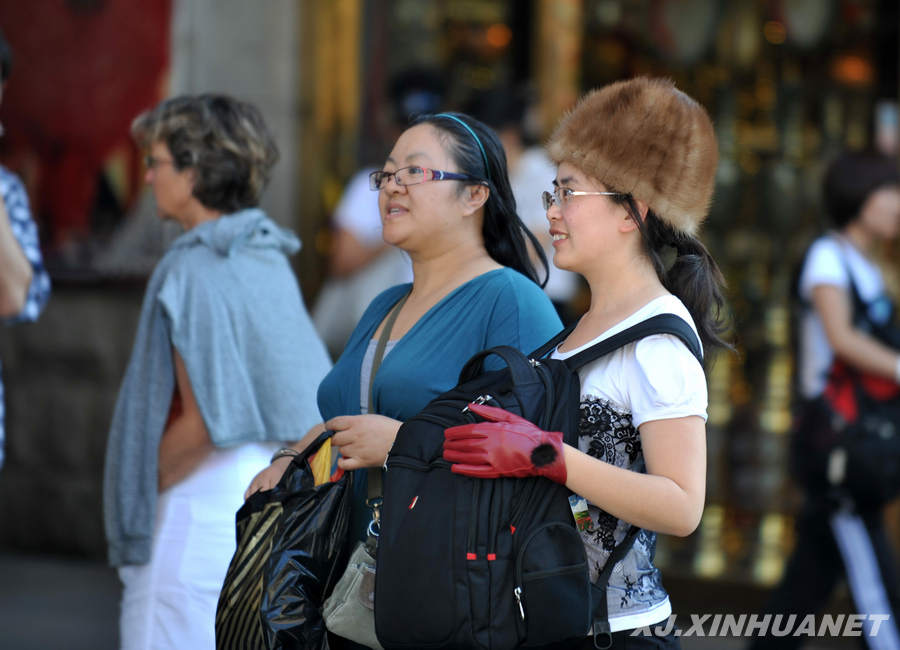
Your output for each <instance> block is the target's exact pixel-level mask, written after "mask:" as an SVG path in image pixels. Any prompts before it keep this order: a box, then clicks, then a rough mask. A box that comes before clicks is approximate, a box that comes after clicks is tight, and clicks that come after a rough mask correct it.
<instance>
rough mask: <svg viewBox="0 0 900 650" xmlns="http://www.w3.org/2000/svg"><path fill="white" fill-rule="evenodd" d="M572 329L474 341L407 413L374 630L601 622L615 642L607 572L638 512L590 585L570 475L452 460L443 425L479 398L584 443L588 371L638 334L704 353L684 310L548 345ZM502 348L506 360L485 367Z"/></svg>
mask: <svg viewBox="0 0 900 650" xmlns="http://www.w3.org/2000/svg"><path fill="white" fill-rule="evenodd" d="M573 327H574V326H573ZM571 330H572V327H570V328H568V329H566V330H564V331H563V332H561V333H560V334H559V335H557V336H556V337H555V338H554V339H553V340H551V341H549V342H548V343H547V344H546V345H544V346H542V347H541V348H540V349H538V350H536V351H535V352H533V353H532V354H530V355H528V356H526V355H524V354H523V353H521V352H519V351H518V350H516V349H514V348H511V347H507V346H501V347H496V348H491V349H490V350H485V351H483V352H480V353H478V354H476V355H475V356H474V357H472V358H471V359H470V360H469V361H468V362H467V363H466V365H465V367H464V368H463V370H462V372H461V374H460V380H459V384H458V385H457V387H456V388H454V389H452V390H450V391H448V392H446V393H444V394H442V395H440V396H438V397H437V398H435V399H434V400H432V401H431V402H430V403H429V404H428V405H427V406H426V407H425V409H424V410H422V411H421V412H420V413H418V414H417V415H415V416H413V417H412V418H410V419H409V420H408V421H406V422H405V423H404V424H403V425H402V426H401V427H400V430H399V432H398V434H397V439H396V441H395V442H394V446H393V448H392V449H391V452H390V454H389V455H388V458H387V461H386V463H385V469H386V472H385V479H384V503H383V505H382V512H381V536H380V538H379V544H378V569H377V571H376V577H375V631H376V634H377V636H378V640H379V641H380V642H381V644H382V645H383V646H384V647H385V648H387V649H388V650H392V649H396V650H400V649H411V648H429V649H430V650H438V649H443V648H448V649H449V648H491V649H492V650H502V649H506V648H517V647H539V646H543V645H546V644H550V643H558V642H563V641H567V640H569V639H571V640H572V641H573V644H577V643H583V642H584V639H585V637H586V636H587V635H588V634H589V632H592V633H593V634H594V636H595V643H598V647H600V648H603V647H609V646H608V645H606V646H604V645H603V643H604V642H606V643H607V644H608V643H611V636H610V635H609V623H608V620H607V608H606V582H607V580H608V578H609V574H610V573H611V572H612V569H613V567H614V566H615V564H616V563H617V562H618V561H619V560H620V559H621V557H624V555H625V553H626V552H627V551H628V548H630V545H631V543H633V541H634V538H635V537H636V535H637V533H638V532H639V529H638V528H636V527H634V526H632V528H631V530H630V531H629V535H628V537H627V538H626V540H625V542H623V543H620V544H619V545H618V547H617V548H616V550H615V551H614V552H613V555H612V556H610V558H609V560H608V561H607V563H606V566H605V570H604V572H603V573H602V574H601V576H600V579H599V580H598V582H599V586H596V585H594V586H592V584H591V580H590V571H589V568H588V561H587V555H586V552H585V549H584V543H583V542H582V539H581V536H580V534H579V532H578V530H577V528H576V526H575V519H574V517H573V514H572V509H571V507H570V505H569V496H570V495H571V492H570V491H569V490H567V489H566V487H565V486H563V485H558V484H556V483H554V482H552V481H550V480H548V479H546V478H544V477H530V478H499V479H476V478H471V477H467V476H462V475H458V474H453V473H452V472H451V471H450V466H451V465H450V463H449V462H447V461H445V460H444V459H443V455H442V454H443V443H444V430H445V429H446V428H448V427H452V426H456V425H459V424H466V423H469V422H475V421H476V416H475V415H474V414H473V413H471V412H470V411H468V409H467V406H468V404H469V403H472V402H475V403H486V404H488V405H490V406H497V407H500V408H504V409H506V410H508V411H510V412H512V413H515V414H516V415H520V416H522V417H524V418H526V419H527V420H529V421H531V422H533V423H534V424H536V425H538V426H539V427H541V428H542V429H544V430H547V431H562V432H563V434H564V440H565V442H566V443H567V444H569V445H572V446H575V447H577V445H578V428H579V421H580V417H581V408H580V406H581V405H580V402H581V390H580V388H581V382H580V380H579V377H578V375H577V372H576V371H577V369H578V368H580V367H581V366H583V365H585V364H587V363H589V362H591V361H593V360H595V359H598V358H600V357H602V356H604V355H606V354H608V353H610V352H612V351H614V350H616V349H618V348H620V347H622V346H624V345H626V344H627V343H631V342H633V341H636V340H638V339H641V338H644V337H646V336H650V335H652V334H663V333H665V334H673V335H675V336H677V337H678V338H680V339H681V340H682V341H684V343H685V345H686V346H687V347H688V349H690V351H691V352H692V353H693V354H694V356H696V357H697V358H698V359H701V352H700V344H699V341H698V340H697V336H696V334H695V333H694V331H693V330H692V329H691V328H690V326H689V325H688V324H687V323H686V322H685V321H684V320H683V319H681V318H679V317H678V316H675V315H673V314H661V315H658V316H654V317H652V318H650V319H648V320H646V321H643V322H641V323H638V324H637V325H635V326H633V327H631V328H628V329H626V330H624V331H623V332H620V333H619V334H616V335H614V336H612V337H610V338H609V339H606V340H604V341H601V342H600V343H598V344H597V345H594V346H592V347H591V348H589V349H587V350H584V351H582V352H580V353H579V354H577V355H575V356H573V357H570V358H568V359H565V360H559V359H544V358H543V357H544V356H545V355H547V354H548V353H549V352H550V351H552V350H553V349H554V348H555V347H556V346H557V345H558V344H559V343H560V342H561V341H563V340H564V339H565V338H566V337H567V336H568V334H569V332H570V331H571ZM493 354H496V355H499V356H500V357H502V359H503V360H504V361H505V362H506V366H507V367H506V368H504V369H502V370H495V371H488V372H485V371H483V363H484V360H485V358H486V357H488V356H490V355H493ZM626 542H627V543H626ZM595 611H596V614H595Z"/></svg>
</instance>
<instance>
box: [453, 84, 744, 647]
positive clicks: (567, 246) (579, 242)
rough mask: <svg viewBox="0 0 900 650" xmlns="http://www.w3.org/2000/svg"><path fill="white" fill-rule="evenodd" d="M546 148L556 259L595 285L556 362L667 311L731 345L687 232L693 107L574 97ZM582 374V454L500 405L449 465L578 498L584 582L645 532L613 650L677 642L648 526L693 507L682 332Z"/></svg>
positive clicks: (698, 412)
mask: <svg viewBox="0 0 900 650" xmlns="http://www.w3.org/2000/svg"><path fill="white" fill-rule="evenodd" d="M548 153H549V155H550V157H551V159H552V160H553V161H554V162H555V163H556V164H557V165H558V171H557V175H556V180H555V181H553V184H554V190H553V192H545V194H544V206H545V208H546V209H547V219H548V220H549V222H550V233H551V234H552V235H553V239H554V249H555V251H554V258H553V262H554V264H555V265H556V266H558V267H560V268H562V269H566V270H569V271H574V272H577V273H580V274H581V275H583V276H584V277H585V279H586V280H587V282H588V284H589V285H590V288H591V306H590V309H589V311H588V312H587V313H586V314H585V316H584V317H583V318H582V319H581V321H580V322H579V323H578V325H577V327H576V328H575V329H574V330H573V331H572V333H571V334H570V335H569V337H568V338H567V339H566V340H565V341H564V342H563V343H562V344H560V345H559V347H558V348H557V349H556V350H555V351H554V353H553V356H554V357H555V358H567V357H569V356H571V355H574V354H576V353H577V352H579V351H581V350H582V349H584V348H586V347H588V346H590V345H593V344H595V343H597V342H599V341H601V340H603V339H606V338H608V337H610V336H612V335H613V334H615V333H617V332H620V331H622V330H624V329H626V328H627V327H630V326H632V325H635V324H637V323H639V322H641V321H644V320H646V319H648V318H650V317H652V316H655V315H657V314H662V313H672V314H676V315H677V316H679V317H681V318H682V319H684V321H686V322H687V323H688V324H689V325H690V326H691V328H692V329H693V330H694V332H695V333H696V334H697V335H698V337H699V339H700V341H701V342H702V343H703V345H704V346H705V347H706V349H709V348H715V347H727V344H726V343H725V342H724V341H723V340H722V338H721V336H720V335H721V333H722V331H723V329H724V327H723V323H722V321H721V320H720V319H719V311H720V308H721V307H722V304H723V296H722V284H723V281H722V276H721V273H720V272H719V269H718V267H717V266H716V264H715V262H714V261H713V260H712V259H711V257H710V256H709V254H708V253H707V251H706V249H705V248H704V246H703V245H702V244H701V243H700V242H699V241H698V240H697V239H696V238H695V236H694V235H695V233H696V231H697V229H698V227H699V225H700V223H701V222H702V220H703V219H704V217H705V216H706V213H707V210H708V206H709V203H710V199H711V197H712V192H713V185H714V177H715V170H716V163H717V146H716V140H715V136H714V133H713V128H712V124H711V123H710V120H709V117H708V116H707V114H706V112H705V111H704V110H703V108H701V107H700V106H699V105H698V104H697V103H696V102H695V101H693V100H692V99H691V98H690V97H688V96H687V95H685V94H684V93H682V92H680V91H678V90H676V89H675V87H674V84H673V83H672V82H670V81H665V80H656V79H647V78H641V79H634V80H630V81H624V82H619V83H615V84H612V85H610V86H607V87H605V88H603V89H600V90H596V91H593V92H591V93H589V94H588V95H586V96H585V97H584V98H582V100H581V101H580V102H579V103H578V104H577V105H576V106H575V108H574V109H573V110H572V112H571V113H569V115H568V116H567V117H566V118H565V119H564V120H563V121H562V123H561V124H560V125H559V127H558V128H557V129H556V132H555V133H554V134H553V137H552V138H551V141H550V144H549V147H548ZM672 257H674V262H672V261H671V258H672ZM667 260H669V261H668V262H667ZM579 374H580V377H581V413H582V420H581V424H580V439H579V445H578V448H577V449H576V448H574V447H569V446H567V445H565V444H563V442H562V434H560V433H551V432H544V431H540V430H539V429H538V428H537V427H535V426H534V425H531V424H529V423H525V422H524V421H522V420H521V419H517V418H515V416H511V415H510V414H509V413H506V412H505V411H501V410H499V409H491V408H490V407H472V408H473V410H477V412H478V413H479V414H480V415H482V416H483V417H485V418H487V419H488V420H489V421H488V422H484V423H480V424H475V425H466V426H464V427H456V428H454V429H448V430H447V433H446V437H447V442H446V443H445V447H444V449H445V458H446V459H447V460H450V461H451V462H455V463H458V465H457V466H456V467H454V471H457V472H459V473H461V474H469V475H472V476H485V475H486V474H485V471H489V472H492V475H493V476H504V475H512V473H511V472H512V471H513V468H512V464H514V463H510V458H511V457H513V456H517V458H516V461H517V463H519V464H516V467H515V471H516V472H521V467H522V464H524V465H530V467H531V470H533V471H532V473H534V474H540V475H544V476H548V478H551V479H552V480H555V481H557V482H560V483H564V484H565V485H566V486H567V487H568V488H569V489H571V490H572V492H574V493H575V494H578V495H580V496H582V497H585V498H586V499H587V501H588V502H589V513H590V516H591V522H590V525H589V527H588V529H587V530H584V531H583V532H582V537H583V540H584V543H585V546H586V550H587V553H588V557H589V559H590V561H591V565H592V566H591V572H592V577H593V578H594V579H595V580H596V577H597V575H598V574H599V573H600V571H602V569H603V567H604V565H605V564H606V560H607V558H608V557H609V555H610V553H611V551H612V549H613V548H614V547H615V545H616V544H617V543H618V542H619V541H621V540H622V539H623V538H624V537H625V535H626V532H627V531H628V530H629V528H630V526H631V525H635V526H637V527H640V528H641V529H642V530H641V531H640V533H639V534H638V536H637V539H636V541H635V543H634V546H633V547H632V548H631V549H630V550H629V552H628V553H627V555H626V556H625V557H624V559H623V561H622V565H621V567H622V568H621V570H617V571H615V572H613V574H612V577H611V578H610V581H609V584H608V586H607V602H608V610H609V621H610V627H611V631H612V632H613V634H612V637H613V638H612V644H613V645H612V646H611V647H613V648H624V647H625V642H626V639H627V644H628V646H627V647H628V648H638V647H653V648H657V647H672V648H677V647H679V643H678V639H677V638H676V637H675V635H674V630H673V629H672V627H671V626H668V625H667V622H666V621H667V619H668V618H669V616H670V614H671V612H672V608H671V606H670V604H669V599H668V595H667V594H666V592H665V590H664V589H663V586H662V581H661V578H660V573H659V571H658V569H657V568H656V567H655V566H654V565H653V556H654V550H655V543H656V533H657V532H662V533H666V534H670V535H678V536H685V535H688V534H690V533H691V532H693V531H694V530H695V529H696V527H697V525H698V524H699V522H700V517H701V514H702V512H703V503H704V494H705V487H706V486H705V477H706V433H705V420H706V406H707V390H706V380H705V377H704V373H703V368H702V367H701V365H700V364H699V363H698V362H697V360H696V358H695V357H694V356H693V355H692V354H691V352H690V351H689V350H688V348H687V347H686V346H685V345H684V344H683V343H682V342H681V341H680V340H679V339H677V338H676V337H674V336H671V335H668V334H662V335H655V336H650V337H647V338H644V339H642V340H640V341H638V342H636V343H632V344H629V345H627V346H625V347H623V348H620V349H619V350H618V351H616V352H614V353H612V354H610V355H608V356H606V357H602V358H601V359H599V360H597V361H595V362H593V363H591V364H588V365H587V366H585V367H583V368H582V369H581V371H580V372H579ZM515 420H518V421H515ZM473 428H475V429H477V430H479V431H481V432H482V433H486V434H488V437H490V435H491V434H498V433H501V432H502V433H503V434H504V437H505V439H506V440H507V441H508V442H507V443H505V446H504V449H503V452H504V453H503V454H502V457H501V455H500V454H492V453H491V452H490V450H487V449H484V448H479V441H480V440H484V438H482V439H479V438H472V437H470V434H471V429H473ZM458 430H468V431H458ZM488 439H489V438H488ZM548 442H550V444H551V445H552V446H553V447H554V448H555V449H556V451H557V454H556V459H555V460H554V461H553V462H552V463H551V465H550V466H547V465H544V466H542V467H540V468H538V467H534V465H533V464H532V463H531V451H532V450H534V449H535V448H536V446H537V445H540V444H547V443H548ZM519 451H521V452H522V453H521V454H517V452H519ZM516 475H518V476H521V475H522V474H521V473H518V474H516ZM657 624H659V625H660V626H662V629H661V628H660V627H656V626H657ZM648 626H654V627H653V628H651V629H648ZM639 628H644V630H646V632H647V634H652V636H644V635H642V634H641V632H642V631H641V630H639V631H638V634H637V635H636V636H633V637H632V636H630V635H631V634H632V631H634V630H636V629H639ZM665 628H668V630H666V629H665ZM584 647H585V648H588V647H593V640H591V639H588V640H586V643H585V645H584Z"/></svg>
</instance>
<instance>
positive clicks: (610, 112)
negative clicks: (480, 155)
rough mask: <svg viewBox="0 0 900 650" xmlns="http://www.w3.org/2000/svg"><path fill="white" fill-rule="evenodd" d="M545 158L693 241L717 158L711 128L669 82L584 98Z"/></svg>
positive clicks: (611, 88)
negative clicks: (642, 207) (643, 208)
mask: <svg viewBox="0 0 900 650" xmlns="http://www.w3.org/2000/svg"><path fill="white" fill-rule="evenodd" d="M547 152H548V154H549V156H550V159H551V160H552V161H553V162H555V163H556V164H557V165H558V164H559V163H562V162H567V163H570V164H571V165H574V166H575V167H577V168H578V169H579V170H581V171H582V172H583V173H585V174H587V175H588V176H590V177H591V178H594V179H596V180H598V181H600V182H601V183H603V184H604V185H605V186H606V187H607V188H609V189H610V190H613V191H616V192H623V193H627V194H631V195H632V196H634V197H635V198H637V199H642V200H643V201H645V202H646V203H647V205H649V206H650V209H651V210H653V212H654V213H656V215H657V216H658V217H659V218H661V219H662V220H663V221H665V222H666V223H668V224H669V225H671V226H672V227H673V228H675V230H677V231H678V232H681V233H684V234H687V235H694V234H695V233H696V231H697V229H698V227H699V226H700V224H701V222H702V221H703V219H705V218H706V214H707V212H708V211H709V204H710V201H711V200H712V194H713V188H714V186H715V176H716V166H717V163H718V156H719V154H718V147H717V145H716V135H715V132H714V131H713V126H712V122H710V119H709V116H708V115H707V114H706V111H705V110H704V109H703V108H702V107H701V106H700V105H699V104H698V103H697V102H695V101H694V100H693V99H691V98H690V97H688V96H687V95H685V94H684V93H683V92H681V91H680V90H676V89H675V84H674V82H672V81H670V80H668V79H652V78H649V77H639V78H637V79H631V80H628V81H618V82H616V83H613V84H610V85H608V86H605V87H603V88H600V89H598V90H593V91H591V92H590V93H588V94H587V95H585V96H584V97H582V98H581V100H580V101H579V102H578V103H577V104H576V105H575V107H574V108H573V109H572V110H571V111H570V112H569V113H568V115H566V116H565V117H564V118H563V119H562V121H561V122H560V124H559V126H558V127H557V128H556V131H554V133H553V135H552V136H551V138H550V143H549V144H548V146H547Z"/></svg>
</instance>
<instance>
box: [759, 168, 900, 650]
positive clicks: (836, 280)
mask: <svg viewBox="0 0 900 650" xmlns="http://www.w3.org/2000/svg"><path fill="white" fill-rule="evenodd" d="M823 194H824V206H825V209H826V211H827V212H828V213H829V214H830V216H831V220H832V223H833V225H834V228H835V229H834V230H831V231H829V232H828V233H826V234H824V235H822V236H821V237H819V238H818V239H816V240H815V241H814V242H813V243H812V245H811V246H810V248H809V250H808V252H807V254H806V257H805V258H804V260H803V263H802V267H801V270H800V275H799V282H798V283H797V286H796V291H797V294H798V296H797V297H798V298H799V302H800V306H801V312H800V320H799V323H798V344H799V346H798V366H799V367H798V371H799V391H800V397H801V398H802V400H803V404H804V407H806V406H808V405H810V404H812V403H813V402H814V401H815V400H816V399H817V398H819V397H820V396H822V395H823V393H825V391H826V387H827V386H828V385H829V382H830V378H831V377H832V375H833V373H834V371H835V368H836V363H835V362H838V363H839V364H842V365H843V366H845V367H848V368H849V369H850V370H851V371H852V372H858V373H862V374H866V375H869V376H872V377H877V378H880V379H881V380H887V382H890V383H900V349H898V344H900V341H898V342H897V343H894V345H891V344H889V343H887V342H885V341H884V340H881V339H880V338H879V337H878V336H876V333H875V330H874V328H876V327H877V328H879V329H880V328H882V327H885V328H886V327H889V326H890V325H891V317H892V316H893V313H894V310H893V305H892V304H891V301H890V299H889V298H888V295H887V289H886V286H885V280H884V276H883V274H882V271H881V269H880V268H879V266H878V264H877V262H876V260H875V256H876V252H877V251H878V249H879V248H880V247H881V246H883V245H884V244H885V243H887V242H889V241H892V240H894V239H896V237H897V235H898V233H900V176H898V172H897V165H896V162H895V161H893V160H891V159H889V158H887V157H885V156H882V155H880V154H875V153H869V152H864V153H844V154H842V155H841V156H839V157H838V158H837V159H836V160H835V161H834V162H833V163H832V164H831V166H830V167H829V169H828V171H827V173H826V175H825V179H824V183H823ZM854 295H856V296H857V297H858V298H859V300H860V301H861V303H862V304H864V305H865V311H866V314H867V315H866V317H865V321H866V322H865V323H863V322H861V321H860V320H859V316H860V314H858V313H857V309H856V305H855V303H856V299H855V298H854ZM864 327H866V328H867V329H868V331H866V329H864ZM803 412H804V413H806V410H805V409H804V411H803ZM807 417H808V416H807ZM813 427H815V425H814V424H813ZM809 428H811V427H809V426H807V428H806V429H804V427H803V418H802V417H801V420H800V425H799V427H798V431H797V432H795V433H794V441H793V444H794V449H793V450H792V454H793V458H792V460H793V461H794V466H793V470H794V472H795V475H796V477H797V478H798V479H800V482H801V483H803V484H804V487H805V489H806V490H805V491H806V495H805V503H804V505H803V507H802V510H801V512H800V513H799V514H798V516H797V520H796V524H795V528H796V533H795V539H796V541H795V544H794V551H793V554H792V555H791V557H790V559H789V560H788V562H787V565H786V568H785V571H784V576H783V578H782V580H781V583H780V584H779V586H778V587H777V588H776V590H775V592H774V593H773V595H772V598H771V600H770V602H769V603H768V605H767V607H766V609H765V613H766V614H773V615H782V619H783V620H784V621H787V620H788V617H789V616H790V615H796V616H797V618H796V620H797V622H798V624H799V622H800V621H802V620H803V619H804V617H806V616H808V615H811V614H819V613H820V612H821V611H822V610H823V609H824V608H825V606H826V605H827V604H828V602H829V600H830V598H831V595H832V593H833V592H834V589H835V587H836V585H837V583H838V580H839V579H840V578H841V577H846V578H847V579H848V581H849V582H850V587H851V593H852V594H853V596H854V601H855V605H856V607H857V611H858V612H859V613H860V614H883V613H885V611H891V610H893V611H894V612H896V611H897V605H898V603H900V582H898V576H897V568H896V560H895V558H894V556H893V550H892V548H891V545H890V543H889V542H888V538H887V536H886V534H885V528H884V521H883V519H884V513H883V507H878V506H872V505H867V504H854V505H853V506H852V510H851V513H852V516H844V514H843V513H844V511H845V508H846V507H847V506H848V505H850V504H849V502H848V501H847V499H848V495H847V494H846V493H845V492H843V491H841V490H839V489H834V488H832V487H831V486H829V485H826V484H824V477H823V478H822V484H820V483H819V480H818V479H815V480H809V479H807V478H805V477H808V476H809V475H810V472H811V471H812V470H811V467H812V466H813V464H816V463H817V462H818V460H817V459H818V458H819V456H820V455H819V454H817V453H816V452H817V449H818V448H819V445H820V444H821V442H822V441H821V440H819V439H820V438H822V437H823V436H827V435H830V434H828V433H827V432H822V433H821V435H819V436H818V438H819V439H815V440H809V441H808V442H810V443H813V445H815V446H814V447H812V446H811V447H809V448H807V447H806V446H798V443H800V442H801V440H802V439H801V438H799V437H798V436H799V435H800V433H801V431H803V430H808V429H809ZM816 433H817V431H811V432H810V434H811V435H813V436H814V437H815V434H816ZM816 443H819V444H816ZM803 445H805V443H803ZM847 534H852V535H853V536H854V537H855V540H856V543H854V544H853V545H852V548H848V547H842V543H841V542H839V540H840V539H842V538H843V537H844V536H845V535H847ZM860 561H862V562H867V563H868V564H869V566H870V567H871V571H868V572H866V575H867V577H862V576H861V575H860V572H859V564H858V562H860ZM879 582H880V583H881V584H880V585H879V584H878V583H879ZM876 591H877V592H880V594H882V596H883V597H882V598H880V600H881V602H880V603H877V604H875V605H874V607H875V608H876V609H877V610H878V611H866V610H867V607H868V606H871V605H872V601H871V600H869V598H870V597H871V596H873V595H874V594H875V593H876ZM884 596H886V598H885V597H884ZM863 601H867V602H868V604H867V602H863ZM893 618H894V617H893V616H892V617H891V618H890V620H888V621H885V622H883V623H882V624H881V625H880V627H879V631H878V635H877V636H878V637H879V638H878V639H877V640H870V639H868V632H863V634H864V635H865V636H866V637H867V641H869V643H870V647H873V648H898V647H900V638H898V637H897V632H896V627H895V625H894V622H893ZM781 625H782V626H784V625H785V623H784V622H783V623H782V624H781ZM773 629H774V628H773ZM890 637H893V640H892V641H890V640H889V638H890ZM804 638H806V637H805V636H804V635H799V636H794V635H792V634H786V635H781V636H776V635H774V634H773V633H772V630H769V631H768V634H766V633H765V632H761V633H759V634H758V636H757V638H756V639H755V640H754V642H753V643H752V645H751V646H750V647H751V648H753V649H757V648H758V649H759V650H769V649H776V650H777V649H781V648H797V647H799V646H800V645H801V643H802V640H803V639H804ZM873 644H877V645H873ZM885 644H886V645H885Z"/></svg>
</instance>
